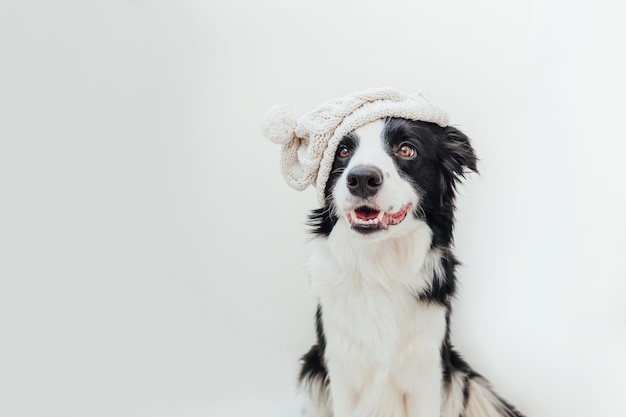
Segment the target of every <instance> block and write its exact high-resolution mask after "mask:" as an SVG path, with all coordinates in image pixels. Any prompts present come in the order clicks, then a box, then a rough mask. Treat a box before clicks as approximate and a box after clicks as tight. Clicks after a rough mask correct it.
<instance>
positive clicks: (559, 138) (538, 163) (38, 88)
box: [0, 0, 626, 417]
mask: <svg viewBox="0 0 626 417" xmlns="http://www.w3.org/2000/svg"><path fill="white" fill-rule="evenodd" d="M620 4H621V3H618V2H611V1H608V0H607V1H603V0H593V1H591V0H589V1H540V0H535V1H496V0H481V1H474V2H467V1H431V2H425V1H413V2H409V1H400V0H391V1H386V2H373V1H329V0H320V1H316V2H312V1H308V2H304V1H287V0H284V1H279V0H271V1H264V2H258V1H254V0H235V1H225V0H224V1H208V2H207V1H191V0H180V1H173V0H171V1H163V0H160V1H156V0H155V1H141V0H135V1H130V0H128V1H120V0H114V1H106V2H104V1H101V2H100V1H90V2H87V1H82V2H81V1H55V2H46V1H26V0H24V1H2V2H0V54H1V55H0V141H1V145H0V415H3V416H12V417H20V416H55V417H56V416H63V417H68V416H81V417H83V416H220V417H221V416H236V417H239V416H255V417H258V416H284V417H287V416H295V415H296V413H295V409H296V407H297V404H296V403H295V402H294V398H295V395H294V385H295V383H294V382H295V379H296V375H297V371H298V369H297V366H298V358H299V357H300V356H301V355H302V354H303V353H304V352H305V351H306V349H308V347H309V346H310V344H311V343H312V342H313V340H314V332H313V312H314V308H315V300H314V299H313V298H312V296H311V295H310V293H309V289H308V282H307V277H306V274H305V270H304V263H305V261H306V257H307V253H308V249H309V248H308V246H307V241H308V240H309V236H308V235H307V233H306V227H305V226H304V222H305V219H306V214H307V211H308V210H310V209H312V208H315V204H316V202H315V195H314V192H313V191H312V190H308V191H305V192H302V193H297V192H295V191H293V190H291V189H289V188H288V187H287V186H286V185H285V183H284V182H283V180H282V178H281V175H280V172H279V168H278V158H279V147H278V146H276V145H274V144H271V143H269V142H267V141H266V140H264V139H263V138H262V137H261V134H260V126H259V120H260V118H261V116H262V114H263V113H264V112H265V111H266V110H267V109H268V108H269V107H270V106H271V105H273V104H276V103H280V102H289V103H291V104H292V105H294V107H295V108H296V109H298V110H299V111H300V112H305V111H308V110H311V109H312V108H314V107H315V106H317V105H318V104H320V103H321V102H322V101H324V100H327V99H330V98H335V97H340V96H342V95H345V94H347V93H350V92H352V91H355V90H359V89H364V88H369V87H376V86H383V85H389V86H393V87H395V88H397V89H399V90H401V91H403V92H405V93H410V92H413V91H417V90H421V91H423V92H424V93H426V94H427V95H428V96H429V97H430V98H431V99H432V100H433V101H434V102H436V103H438V104H439V105H441V106H442V107H443V108H445V109H447V110H448V112H449V113H450V115H451V120H452V122H453V124H455V125H456V126H457V127H459V128H460V129H461V130H463V131H464V132H465V133H467V134H468V135H469V136H470V137H471V138H472V140H473V144H474V146H475V148H476V150H477V153H478V155H479V157H480V159H481V161H480V165H479V169H480V171H481V174H480V175H479V176H478V175H471V176H470V177H469V178H468V181H467V182H466V184H465V186H463V187H461V189H460V196H459V200H458V206H459V212H458V227H457V234H456V252H457V255H458V257H459V258H460V259H461V260H462V261H463V266H462V268H461V269H460V271H459V280H460V293H459V297H458V301H457V303H456V308H455V313H454V316H453V330H454V340H455V343H456V345H457V346H458V348H459V350H460V351H461V352H462V353H463V354H464V355H465V357H466V359H467V360H468V361H469V362H470V363H471V364H472V365H473V366H474V367H475V368H476V369H477V370H478V371H479V372H481V373H483V374H484V375H485V376H486V377H487V378H489V379H490V380H491V381H492V382H493V383H494V385H495V386H496V388H497V390H498V391H499V392H500V393H502V394H503V396H504V397H505V398H507V399H508V400H510V401H511V402H513V403H514V404H515V405H517V406H518V407H519V408H520V409H521V410H522V411H524V412H525V413H526V414H527V415H529V416H534V417H548V416H565V415H567V416H570V417H590V416H594V417H596V416H602V417H623V416H624V415H625V412H624V406H623V401H624V400H623V395H624V394H625V393H626V381H625V380H624V375H626V359H625V355H624V354H625V353H626V303H625V302H624V298H625V295H626V294H625V292H626V214H625V213H626V193H625V190H624V179H625V178H626V174H625V173H624V152H625V151H626V144H625V142H624V139H626V138H625V137H624V136H625V135H624V133H623V131H624V129H623V127H622V120H623V118H624V117H623V114H624V105H623V97H624V96H625V93H626V88H625V87H626V84H625V81H624V76H623V74H625V73H626V63H625V59H624V51H623V49H624V47H623V40H624V39H626V29H624V26H623V24H622V19H621V16H623V15H624V6H621V5H620Z"/></svg>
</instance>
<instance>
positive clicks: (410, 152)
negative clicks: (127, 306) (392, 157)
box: [396, 143, 417, 159]
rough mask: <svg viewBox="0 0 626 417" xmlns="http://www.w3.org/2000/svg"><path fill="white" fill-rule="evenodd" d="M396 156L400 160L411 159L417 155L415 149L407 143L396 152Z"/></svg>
mask: <svg viewBox="0 0 626 417" xmlns="http://www.w3.org/2000/svg"><path fill="white" fill-rule="evenodd" d="M396 154H397V155H398V156H399V157H400V158H404V159H413V158H415V156H416V155H417V149H415V147H414V146H413V145H409V144H408V143H403V144H402V145H400V146H399V147H398V149H397V150H396Z"/></svg>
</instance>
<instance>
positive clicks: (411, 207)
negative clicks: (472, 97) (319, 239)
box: [311, 118, 476, 246]
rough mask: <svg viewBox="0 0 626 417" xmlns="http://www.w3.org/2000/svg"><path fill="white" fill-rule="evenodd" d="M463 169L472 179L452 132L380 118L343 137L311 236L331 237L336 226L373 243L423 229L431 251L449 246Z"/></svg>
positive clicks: (463, 140) (467, 156)
mask: <svg viewBox="0 0 626 417" xmlns="http://www.w3.org/2000/svg"><path fill="white" fill-rule="evenodd" d="M467 170H471V171H474V172H476V155H475V153H474V150H473V148H472V146H471V145H470V142H469V139H468V138H467V136H465V135H464V134H463V133H461V132H460V131H459V130H457V129H456V128H454V127H449V126H448V127H440V126H438V125H437V124H434V123H428V122H421V121H413V120H407V119H402V118H385V119H379V120H377V121H374V122H372V123H369V124H367V125H365V126H362V127H360V128H358V129H356V130H354V131H352V132H350V133H349V134H347V135H346V136H344V137H343V138H342V140H341V142H340V143H339V146H338V147H337V151H336V153H335V159H334V161H333V166H332V170H331V173H330V175H329V177H328V181H327V183H326V187H325V189H324V197H325V207H324V208H322V209H317V210H314V211H313V213H312V215H311V225H312V226H313V228H314V233H316V234H318V235H326V236H328V235H330V234H331V233H332V231H333V229H334V228H335V226H336V225H337V223H338V222H345V224H344V225H345V226H347V227H350V228H351V229H352V232H353V236H354V238H355V239H361V240H371V241H378V240H383V239H387V238H391V237H394V236H401V235H404V234H406V233H409V232H410V231H411V230H413V229H415V228H416V227H418V225H419V224H420V223H423V222H426V223H427V224H428V226H429V227H430V228H431V230H432V234H433V244H434V245H437V246H439V245H446V244H448V243H450V240H451V239H452V228H453V223H454V213H453V212H454V196H455V188H456V184H457V183H458V181H459V180H460V179H461V178H462V177H463V176H464V173H465V172H466V171H467Z"/></svg>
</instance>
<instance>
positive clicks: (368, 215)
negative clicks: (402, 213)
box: [354, 210, 379, 220]
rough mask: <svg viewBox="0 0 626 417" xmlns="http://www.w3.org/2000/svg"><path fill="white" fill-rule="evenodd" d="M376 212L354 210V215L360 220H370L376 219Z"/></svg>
mask: <svg viewBox="0 0 626 417" xmlns="http://www.w3.org/2000/svg"><path fill="white" fill-rule="evenodd" d="M378 213H379V212H378V211H374V210H355V211H354V214H356V217H358V218H359V219H361V220H372V219H375V218H376V217H378Z"/></svg>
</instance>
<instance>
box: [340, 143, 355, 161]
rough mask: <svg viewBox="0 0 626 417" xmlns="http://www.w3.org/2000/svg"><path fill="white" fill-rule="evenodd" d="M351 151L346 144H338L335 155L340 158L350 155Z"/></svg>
mask: <svg viewBox="0 0 626 417" xmlns="http://www.w3.org/2000/svg"><path fill="white" fill-rule="evenodd" d="M351 153H352V151H350V148H348V147H347V146H346V145H341V146H339V149H337V156H338V157H339V158H342V159H346V158H347V157H349V156H350V154H351Z"/></svg>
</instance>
